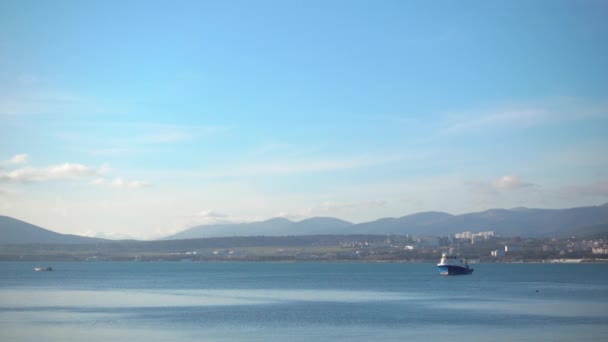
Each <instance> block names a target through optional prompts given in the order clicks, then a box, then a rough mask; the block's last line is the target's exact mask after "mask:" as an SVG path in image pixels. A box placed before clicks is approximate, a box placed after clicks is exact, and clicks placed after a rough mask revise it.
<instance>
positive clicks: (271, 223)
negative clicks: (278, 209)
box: [166, 217, 353, 240]
mask: <svg viewBox="0 0 608 342" xmlns="http://www.w3.org/2000/svg"><path fill="white" fill-rule="evenodd" d="M352 225H353V224H352V223H350V222H346V221H343V220H340V219H336V218H332V217H313V218H310V219H306V220H302V221H299V222H293V221H290V220H288V219H285V218H273V219H270V220H267V221H262V222H250V223H231V224H215V225H201V226H196V227H193V228H190V229H187V230H184V231H182V232H179V233H177V234H175V235H171V236H169V237H167V238H166V239H167V240H179V239H197V238H208V237H224V236H262V235H264V236H287V235H314V234H326V232H328V231H334V230H341V229H344V228H346V227H349V226H352Z"/></svg>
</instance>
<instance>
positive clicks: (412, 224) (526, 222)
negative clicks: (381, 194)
mask: <svg viewBox="0 0 608 342" xmlns="http://www.w3.org/2000/svg"><path fill="white" fill-rule="evenodd" d="M603 224H608V203H607V204H604V205H601V206H590V207H579V208H570V209H530V208H513V209H490V210H486V211H482V212H478V213H468V214H462V215H451V214H447V213H443V212H434V211H431V212H423V213H417V214H412V215H408V216H403V217H400V218H382V219H378V220H375V221H371V222H365V223H359V224H354V223H350V222H347V221H343V220H339V219H336V218H331V217H315V218H310V219H306V220H302V221H298V222H293V221H290V220H287V219H285V218H273V219H270V220H267V221H262V222H251V223H236V224H217V225H201V226H196V227H192V228H190V229H186V230H184V231H182V232H179V233H177V234H175V235H172V236H169V237H167V238H166V239H192V238H207V237H221V236H277V235H282V236H286V235H313V234H336V235H348V234H376V235H384V234H403V235H405V234H409V235H438V236H442V235H451V234H455V233H459V232H462V231H472V232H479V231H494V232H495V233H497V234H500V235H503V236H526V237H534V236H538V237H542V236H568V235H577V234H578V235H580V234H583V235H584V234H585V230H586V229H587V227H591V226H594V227H595V228H594V230H593V231H597V230H598V229H600V230H601V228H598V227H602V225H603Z"/></svg>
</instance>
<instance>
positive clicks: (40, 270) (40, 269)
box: [34, 267, 53, 272]
mask: <svg viewBox="0 0 608 342" xmlns="http://www.w3.org/2000/svg"><path fill="white" fill-rule="evenodd" d="M52 270H53V268H52V267H34V271H36V272H48V271H52Z"/></svg>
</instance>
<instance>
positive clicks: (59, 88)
mask: <svg viewBox="0 0 608 342" xmlns="http://www.w3.org/2000/svg"><path fill="white" fill-rule="evenodd" d="M607 151H608V2H606V1H591V0H580V1H559V0H547V1H536V0H531V1H481V0H479V1H432V2H430V1H390V0H386V1H350V0H349V1H346V0H345V1H340V0H329V1H327V0H322V1H316V0H306V1H298V0H289V1H278V0H276V1H266V0H263V1H258V0H251V1H232V0H229V1H204V0H201V1H111V0H109V1H105V0H104V1H63V0H59V1H27V0H25V1H24V0H19V1H13V0H1V1H0V215H6V216H11V217H14V218H17V219H20V220H24V221H27V222H30V223H33V224H36V225H39V226H42V227H45V228H48V229H52V230H54V231H57V232H61V233H69V234H80V235H88V236H100V237H123V236H131V237H136V238H140V239H152V238H158V237H162V236H166V235H169V234H172V233H174V232H177V231H180V230H183V229H185V228H188V227H191V226H194V225H198V224H211V223H227V222H248V221H257V220H264V219H268V218H272V217H286V218H289V219H292V220H301V219H305V218H308V217H314V216H331V217H337V218H341V219H345V220H349V221H351V222H365V221H371V220H374V219H378V218H381V217H401V216H405V215H408V214H412V213H416V212H421V211H443V212H448V213H452V214H460V213H466V212H476V211H482V210H487V209H490V208H513V207H521V206H525V207H535V208H569V207H577V206H588V205H599V204H603V203H605V202H608V152H607Z"/></svg>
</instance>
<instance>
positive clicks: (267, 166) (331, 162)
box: [204, 155, 404, 177]
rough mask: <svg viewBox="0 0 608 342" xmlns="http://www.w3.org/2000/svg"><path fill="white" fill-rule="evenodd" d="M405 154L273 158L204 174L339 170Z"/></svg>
mask: <svg viewBox="0 0 608 342" xmlns="http://www.w3.org/2000/svg"><path fill="white" fill-rule="evenodd" d="M403 159H404V156H400V155H389V156H376V157H367V156H361V157H352V158H319V159H297V160H295V159H294V160H272V161H266V162H257V163H251V164H242V165H239V166H238V167H234V166H232V167H230V170H226V169H222V170H209V171H207V172H205V173H204V174H205V175H207V176H231V177H238V176H271V175H291V174H300V173H314V172H325V171H338V170H349V169H360V168H366V167H372V166H376V165H381V164H388V163H392V162H397V161H401V160H403Z"/></svg>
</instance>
